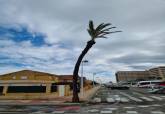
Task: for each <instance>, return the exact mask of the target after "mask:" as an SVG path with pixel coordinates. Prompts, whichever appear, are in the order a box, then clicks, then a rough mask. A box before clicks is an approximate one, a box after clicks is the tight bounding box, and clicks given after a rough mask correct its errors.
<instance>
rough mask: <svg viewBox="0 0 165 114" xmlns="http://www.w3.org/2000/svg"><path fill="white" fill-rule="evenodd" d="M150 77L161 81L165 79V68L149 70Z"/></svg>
mask: <svg viewBox="0 0 165 114" xmlns="http://www.w3.org/2000/svg"><path fill="white" fill-rule="evenodd" d="M148 72H149V75H150V77H151V78H154V77H159V78H160V79H165V67H163V66H161V67H156V68H152V69H149V71H148Z"/></svg>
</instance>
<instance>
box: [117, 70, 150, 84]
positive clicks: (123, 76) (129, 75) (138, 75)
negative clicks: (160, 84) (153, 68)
mask: <svg viewBox="0 0 165 114" xmlns="http://www.w3.org/2000/svg"><path fill="white" fill-rule="evenodd" d="M148 77H149V73H148V71H118V72H117V73H116V80H117V82H119V81H132V80H145V79H148Z"/></svg>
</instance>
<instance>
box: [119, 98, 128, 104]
mask: <svg viewBox="0 0 165 114" xmlns="http://www.w3.org/2000/svg"><path fill="white" fill-rule="evenodd" d="M120 100H121V102H123V103H127V102H129V99H127V98H125V97H122V98H121V99H120Z"/></svg>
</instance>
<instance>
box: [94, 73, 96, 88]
mask: <svg viewBox="0 0 165 114" xmlns="http://www.w3.org/2000/svg"><path fill="white" fill-rule="evenodd" d="M95 75H96V73H93V88H94V87H95V82H94V78H95Z"/></svg>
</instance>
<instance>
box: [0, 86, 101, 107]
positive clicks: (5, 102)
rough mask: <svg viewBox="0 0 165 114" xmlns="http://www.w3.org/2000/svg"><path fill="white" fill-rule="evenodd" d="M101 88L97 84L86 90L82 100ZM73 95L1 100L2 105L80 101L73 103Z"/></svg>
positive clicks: (63, 103) (86, 99)
mask: <svg viewBox="0 0 165 114" xmlns="http://www.w3.org/2000/svg"><path fill="white" fill-rule="evenodd" d="M99 88H100V86H97V87H95V88H92V89H90V90H88V91H85V92H84V96H83V97H82V96H80V95H79V96H80V101H83V102H86V101H88V100H89V99H90V98H91V96H93V94H94V93H95V92H96V91H97V90H98V89H99ZM71 101H72V96H68V97H56V98H52V99H35V100H0V105H5V104H6V105H74V104H75V105H77V104H79V103H72V102H71Z"/></svg>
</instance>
